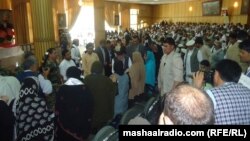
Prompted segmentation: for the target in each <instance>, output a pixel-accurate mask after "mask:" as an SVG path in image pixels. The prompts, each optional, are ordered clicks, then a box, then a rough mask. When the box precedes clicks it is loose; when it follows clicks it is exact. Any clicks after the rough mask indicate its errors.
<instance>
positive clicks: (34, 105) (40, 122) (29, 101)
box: [16, 77, 54, 141]
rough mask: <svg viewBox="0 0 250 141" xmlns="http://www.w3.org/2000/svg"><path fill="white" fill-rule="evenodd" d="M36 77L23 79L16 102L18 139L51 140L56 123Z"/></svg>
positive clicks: (27, 140) (29, 140)
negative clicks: (42, 95) (40, 92)
mask: <svg viewBox="0 0 250 141" xmlns="http://www.w3.org/2000/svg"><path fill="white" fill-rule="evenodd" d="M38 93H39V82H38V79H37V78H36V77H28V78H25V79H24V81H23V85H22V87H21V90H20V95H19V99H18V101H17V104H16V109H17V110H16V132H17V140H18V141H21V140H26V141H34V140H36V141H45V140H46V141H49V140H51V139H52V138H53V131H54V123H53V119H52V116H51V114H52V113H50V112H49V111H48V108H47V103H46V101H45V99H44V98H43V97H41V96H40V95H39V94H38Z"/></svg>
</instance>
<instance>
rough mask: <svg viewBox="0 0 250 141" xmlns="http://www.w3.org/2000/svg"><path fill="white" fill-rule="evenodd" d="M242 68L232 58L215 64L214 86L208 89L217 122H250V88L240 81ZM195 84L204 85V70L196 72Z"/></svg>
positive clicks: (242, 123) (239, 123)
mask: <svg viewBox="0 0 250 141" xmlns="http://www.w3.org/2000/svg"><path fill="white" fill-rule="evenodd" d="M241 72H242V69H241V67H240V66H239V64H238V63H237V62H235V61H232V60H228V59H225V60H221V61H220V62H218V63H217V64H216V66H215V72H214V80H213V82H214V86H215V87H214V88H212V89H210V90H207V91H206V92H207V94H208V95H209V96H210V98H211V99H212V101H213V103H214V110H215V124H234V125H236V124H237V125H249V124H250V89H248V88H247V87H245V86H243V85H242V84H239V83H238V80H239V78H240V76H241ZM193 77H194V85H195V86H196V87H198V88H201V87H202V83H203V81H204V72H201V71H199V72H196V73H195V74H194V76H193Z"/></svg>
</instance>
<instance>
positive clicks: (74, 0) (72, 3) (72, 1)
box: [67, 0, 81, 30]
mask: <svg viewBox="0 0 250 141" xmlns="http://www.w3.org/2000/svg"><path fill="white" fill-rule="evenodd" d="M67 5H68V29H69V30H71V28H72V27H73V26H74V24H75V22H76V19H77V17H78V15H79V13H80V10H81V6H79V5H78V0H67Z"/></svg>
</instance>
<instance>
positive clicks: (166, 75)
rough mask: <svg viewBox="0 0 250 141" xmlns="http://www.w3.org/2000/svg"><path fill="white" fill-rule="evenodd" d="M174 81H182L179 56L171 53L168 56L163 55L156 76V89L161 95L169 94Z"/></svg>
mask: <svg viewBox="0 0 250 141" xmlns="http://www.w3.org/2000/svg"><path fill="white" fill-rule="evenodd" d="M175 81H176V82H182V81H183V61H182V59H181V56H180V54H178V53H176V52H175V51H172V52H171V53H170V54H169V55H166V54H164V55H163V56H162V58H161V64H160V69H159V75H158V87H159V88H160V90H161V95H164V94H166V93H167V92H169V91H170V90H171V89H172V88H173V85H174V82H175Z"/></svg>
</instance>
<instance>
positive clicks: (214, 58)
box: [210, 40, 225, 68]
mask: <svg viewBox="0 0 250 141" xmlns="http://www.w3.org/2000/svg"><path fill="white" fill-rule="evenodd" d="M224 56H225V51H224V50H223V49H222V46H221V42H220V41H218V40H215V41H214V50H213V52H212V54H211V59H210V62H211V68H214V67H215V66H216V64H217V63H218V62H220V60H222V59H224Z"/></svg>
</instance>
